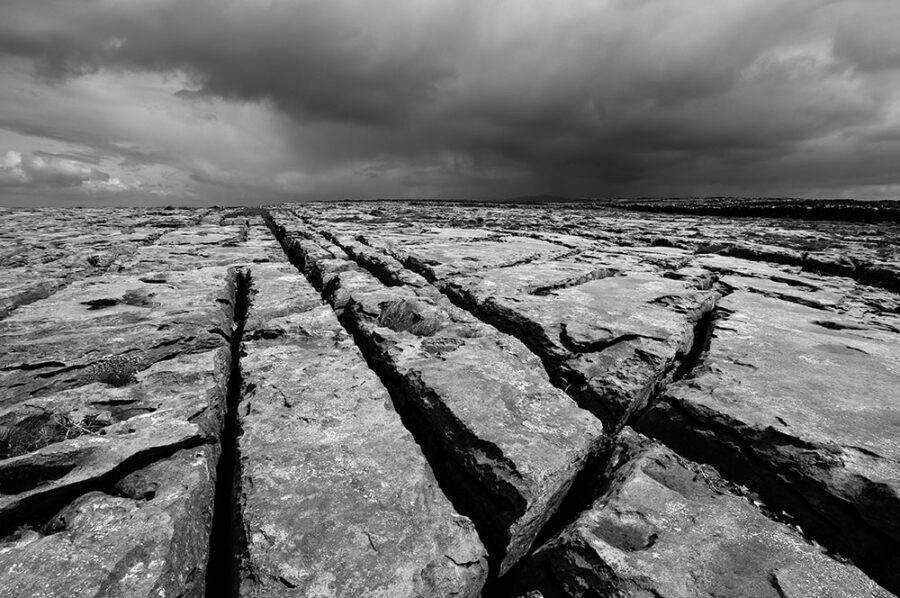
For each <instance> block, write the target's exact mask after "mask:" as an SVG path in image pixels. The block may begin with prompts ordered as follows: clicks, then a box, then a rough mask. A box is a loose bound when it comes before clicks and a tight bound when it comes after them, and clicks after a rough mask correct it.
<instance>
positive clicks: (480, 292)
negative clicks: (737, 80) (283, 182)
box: [0, 200, 900, 598]
mask: <svg viewBox="0 0 900 598" xmlns="http://www.w3.org/2000/svg"><path fill="white" fill-rule="evenodd" d="M897 211H898V210H897V206H896V205H894V204H891V203H890V202H882V203H879V204H877V205H876V204H871V205H870V206H868V207H866V206H864V205H863V206H861V205H859V204H852V203H846V202H830V203H827V204H826V203H822V204H808V203H806V202H784V203H780V204H777V205H776V204H772V203H771V202H769V203H767V202H765V201H751V202H743V203H742V202H732V201H725V202H719V203H717V202H714V201H704V202H698V203H696V204H693V203H685V202H680V201H677V200H673V201H668V202H656V203H652V202H644V201H635V202H607V203H605V204H599V203H598V204H554V205H542V204H507V205H491V204H474V203H470V204H466V203H440V204H438V203H432V202H415V201H411V202H355V203H350V202H345V203H317V204H305V205H304V204H296V205H285V206H277V207H272V208H267V209H219V208H202V209H169V208H167V209H121V210H118V209H117V210H103V209H75V208H71V209H40V210H9V209H2V210H0V231H2V232H0V345H2V347H3V350H2V351H0V588H2V591H0V593H2V594H3V595H4V596H7V595H9V596H23V597H24V596H46V597H51V596H60V597H62V596H78V597H94V596H96V597H100V596H197V597H200V596H246V597H256V596H348V597H349V596H354V597H355V596H391V597H393V596H470V597H475V596H501V597H503V596H508V597H514V596H527V597H529V598H536V597H538V596H543V597H544V598H551V597H556V596H585V597H588V596H589V597H594V598H596V597H599V596H628V597H642V598H643V597H651V596H655V597H665V598H675V597H682V596H684V597H687V596H692V597H693V596H717V597H719V596H723V597H724V596H736V597H748V598H750V597H757V596H760V597H765V596H772V597H773V598H777V597H785V596H787V597H791V598H799V597H813V596H816V597H819V596H829V597H835V598H837V597H845V596H846V597H848V598H849V597H853V598H855V597H866V596H871V597H878V598H881V597H887V596H891V595H895V594H897V593H898V592H900V577H898V576H897V571H900V528H898V524H897V522H898V521H900V451H898V446H900V445H898V443H897V440H896V439H897V438H898V436H900V391H898V389H900V350H898V347H900V295H898V290H900V224H898V223H897V218H896V214H897Z"/></svg>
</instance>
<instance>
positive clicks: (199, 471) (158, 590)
mask: <svg viewBox="0 0 900 598" xmlns="http://www.w3.org/2000/svg"><path fill="white" fill-rule="evenodd" d="M155 432H156V433H157V434H160V433H163V432H164V431H163V430H155ZM216 456H217V451H216V450H215V447H214V445H203V446H198V447H196V448H192V449H187V450H182V451H179V452H177V453H175V454H174V455H173V456H172V457H170V458H168V459H163V460H161V461H159V462H157V463H153V464H152V465H149V466H147V467H145V468H143V469H140V470H138V471H135V472H134V473H131V474H130V475H128V476H126V477H124V478H123V479H121V480H119V481H118V482H117V483H115V484H114V485H112V484H110V486H109V487H107V488H105V489H104V490H106V491H103V490H95V491H91V492H88V493H86V494H83V495H81V496H80V497H78V498H77V499H76V500H75V501H73V502H72V503H71V504H69V505H68V506H66V507H65V508H63V509H62V510H61V511H59V512H58V513H57V514H56V515H55V516H54V517H53V518H52V519H50V521H49V522H48V523H47V524H46V525H44V526H42V527H41V528H39V529H37V530H35V529H27V528H23V529H20V530H19V531H17V532H16V533H15V534H13V535H12V536H10V537H7V538H5V539H4V540H3V541H0V588H2V593H3V595H4V596H11V597H12V596H23V597H24V596H28V597H33V598H89V597H90V598H93V597H96V598H101V597H106V596H129V597H132V596H133V597H135V598H138V597H144V596H146V597H159V598H161V597H163V596H184V597H186V598H187V597H195V598H199V597H201V596H203V595H204V584H203V581H204V578H205V569H206V562H207V557H208V552H209V528H210V524H211V519H212V509H211V505H212V497H213V491H214V490H213V489H214V484H215V479H214V477H215V460H216Z"/></svg>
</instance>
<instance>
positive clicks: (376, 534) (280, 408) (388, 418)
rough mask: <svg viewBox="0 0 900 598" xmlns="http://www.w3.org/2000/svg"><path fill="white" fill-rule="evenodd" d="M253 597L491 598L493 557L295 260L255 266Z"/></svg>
mask: <svg viewBox="0 0 900 598" xmlns="http://www.w3.org/2000/svg"><path fill="white" fill-rule="evenodd" d="M251 277H252V280H253V287H254V294H253V304H252V307H251V310H250V314H249V318H248V324H247V328H246V331H245V338H247V339H248V340H247V341H246V342H245V344H244V353H245V355H244V357H243V358H242V371H243V379H244V385H245V393H244V397H243V402H242V403H241V406H240V426H241V429H242V431H243V434H242V435H241V436H240V439H239V448H238V450H239V453H240V474H241V481H240V487H241V488H242V491H241V496H240V503H241V509H242V513H243V525H244V529H245V533H246V540H247V551H248V554H247V557H246V561H245V562H244V563H243V565H242V569H243V572H244V575H243V580H242V582H241V589H240V594H241V595H242V596H282V595H283V596H295V595H309V596H312V595H316V596H320V595H321V596H325V595H327V596H348V597H350V596H364V595H365V596H386V597H387V596H391V597H394V596H397V597H400V596H410V597H412V596H449V595H458V596H472V597H474V596H478V595H480V592H481V587H482V585H483V584H484V581H485V578H486V576H487V555H486V553H485V550H484V548H483V546H482V544H481V541H480V540H479V538H478V535H477V533H476V531H475V528H474V525H473V524H472V523H471V521H469V519H468V518H466V517H463V516H461V515H459V514H458V513H457V512H456V511H455V510H454V508H453V506H452V505H451V504H450V502H449V501H448V500H447V498H446V497H445V496H444V495H443V493H442V492H441V490H440V488H439V487H438V485H437V482H436V480H435V478H434V475H433V474H432V472H431V468H430V467H429V465H428V463H427V461H426V460H425V457H424V456H423V455H422V452H421V449H420V448H419V446H418V445H417V444H416V443H415V441H414V440H413V437H412V435H411V434H410V433H409V432H408V431H407V430H406V429H405V428H404V426H403V423H402V422H401V420H400V416H399V415H398V414H397V412H396V411H395V410H394V408H393V405H392V403H391V399H390V396H389V395H388V392H387V390H386V389H385V388H384V387H383V386H382V385H381V382H380V381H379V380H378V378H377V376H376V375H375V374H374V373H373V372H372V371H371V370H370V369H369V368H368V367H367V365H366V362H365V360H364V359H363V357H362V355H361V354H360V353H359V351H358V350H357V349H356V346H355V345H354V343H353V340H352V339H351V338H350V337H349V336H348V335H347V333H346V332H344V330H343V328H342V327H341V325H340V324H339V323H338V321H337V318H336V317H335V315H334V313H333V311H332V309H331V308H330V307H329V306H327V305H321V298H320V296H319V294H318V293H317V292H316V291H315V290H314V289H313V288H312V286H311V285H310V284H309V283H308V282H306V280H305V279H304V278H303V276H302V275H301V274H300V273H298V272H297V270H296V269H295V268H294V267H293V266H290V265H288V264H286V263H284V264H280V265H275V264H272V265H257V266H253V268H252V270H251Z"/></svg>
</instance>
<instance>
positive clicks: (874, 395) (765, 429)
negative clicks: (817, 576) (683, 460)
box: [637, 291, 900, 590]
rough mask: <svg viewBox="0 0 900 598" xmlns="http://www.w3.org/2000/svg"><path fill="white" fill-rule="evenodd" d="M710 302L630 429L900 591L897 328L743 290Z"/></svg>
mask: <svg viewBox="0 0 900 598" xmlns="http://www.w3.org/2000/svg"><path fill="white" fill-rule="evenodd" d="M720 307H721V309H722V314H721V316H720V317H719V319H718V320H717V321H716V325H715V333H714V336H713V339H712V343H711V345H710V348H709V352H708V354H707V355H706V356H705V357H704V359H703V362H702V365H701V367H700V368H698V370H697V371H696V372H695V373H694V375H693V377H690V378H688V379H685V380H683V381H682V382H680V383H678V384H675V385H673V386H672V387H670V388H669V389H668V390H667V392H666V393H665V395H664V396H663V397H662V400H661V401H660V402H659V403H658V405H656V406H655V407H654V409H652V410H650V411H649V412H648V413H647V414H646V415H645V416H644V418H643V419H642V420H641V421H639V422H637V426H638V429H639V430H641V431H646V432H647V433H648V434H650V435H652V436H654V437H657V438H660V439H662V440H664V441H665V442H666V443H667V444H669V445H670V446H672V447H674V448H676V449H677V450H678V451H679V452H680V453H681V454H683V455H685V456H687V457H689V458H693V459H697V460H704V461H707V462H710V463H712V464H714V465H715V466H716V467H717V468H719V469H720V471H722V472H723V474H724V475H725V476H726V477H729V478H730V479H735V480H738V481H740V482H741V483H744V484H746V485H747V486H748V487H750V488H751V489H752V490H754V491H755V492H758V493H759V494H760V496H761V497H762V498H763V500H765V501H766V502H767V503H771V504H773V505H777V508H778V509H784V510H786V511H787V512H788V513H790V514H791V515H793V516H794V517H796V518H797V521H798V522H799V523H800V525H801V526H802V527H803V528H804V530H806V531H807V533H809V534H810V535H812V536H813V537H815V538H816V539H817V540H819V541H820V542H822V543H823V544H825V545H826V546H828V547H830V548H832V549H835V550H838V551H840V552H841V553H842V554H844V556H847V557H850V558H852V559H853V560H854V562H856V563H857V564H858V565H859V566H860V567H862V568H863V569H864V570H865V571H867V572H868V573H869V574H870V575H872V576H873V577H874V578H875V579H878V580H879V581H880V582H881V583H883V584H884V585H885V586H886V587H888V588H890V589H893V590H898V589H900V578H898V576H897V571H898V567H900V523H898V522H900V445H898V443H897V438H898V436H900V402H898V396H900V395H898V390H897V389H898V388H900V353H898V352H897V346H898V345H897V339H898V337H897V333H896V332H890V331H888V330H883V329H880V328H874V327H869V326H866V325H864V324H863V323H860V322H859V321H854V320H849V319H847V318H844V317H842V316H839V315H837V314H833V313H829V312H827V311H823V310H821V309H816V308H812V307H809V306H807V305H801V304H797V303H795V302H787V301H783V300H780V299H776V298H772V297H767V296H764V295H761V294H759V293H755V292H750V291H737V292H735V293H733V294H731V295H729V296H728V297H726V298H725V299H723V300H722V301H721V304H720Z"/></svg>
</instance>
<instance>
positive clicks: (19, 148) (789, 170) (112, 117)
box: [0, 0, 900, 205]
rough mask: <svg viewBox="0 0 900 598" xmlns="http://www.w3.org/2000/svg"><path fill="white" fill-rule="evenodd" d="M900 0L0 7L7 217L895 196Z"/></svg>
mask: <svg viewBox="0 0 900 598" xmlns="http://www.w3.org/2000/svg"><path fill="white" fill-rule="evenodd" d="M898 32H900V0H842V1H841V0H541V1H538V0H392V1H390V2H387V1H375V0H321V1H313V0H0V205H47V204H52V205H76V204H88V203H90V204H101V205H135V204H180V205H184V204H187V205H190V204H211V203H217V204H233V203H242V202H246V203H268V202H272V201H283V200H290V199H311V198H324V199H334V198H344V197H349V198H365V197H444V198H456V197H478V198H495V197H503V196H514V195H522V194H536V193H552V194H560V195H570V196H644V195H652V196H672V195H719V194H728V195H791V196H806V197H816V196H825V197H858V198H898V197H900V33H898Z"/></svg>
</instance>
